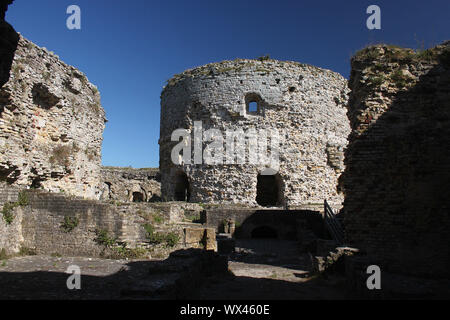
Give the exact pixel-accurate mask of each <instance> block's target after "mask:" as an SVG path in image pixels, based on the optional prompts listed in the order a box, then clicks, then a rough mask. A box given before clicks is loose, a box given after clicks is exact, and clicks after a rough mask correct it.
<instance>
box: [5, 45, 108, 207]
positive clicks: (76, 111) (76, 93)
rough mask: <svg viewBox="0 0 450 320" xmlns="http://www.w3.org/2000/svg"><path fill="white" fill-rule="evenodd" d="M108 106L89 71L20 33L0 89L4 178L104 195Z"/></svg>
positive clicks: (33, 185) (18, 183)
mask: <svg viewBox="0 0 450 320" xmlns="http://www.w3.org/2000/svg"><path fill="white" fill-rule="evenodd" d="M105 122H106V118H105V112H104V110H103V108H102V107H101V104H100V94H99V92H98V90H97V88H96V87H95V86H94V85H92V84H91V83H90V82H89V81H88V80H87V78H86V76H85V75H84V74H83V73H81V72H80V71H78V70H77V69H75V68H74V67H71V66H68V65H66V64H65V63H63V62H61V61H60V60H59V59H58V57H57V56H56V55H55V54H53V53H51V52H49V51H48V50H46V49H44V48H39V47H38V46H36V45H35V44H33V43H32V42H30V41H28V40H26V39H25V38H23V37H22V36H20V39H19V41H18V44H17V48H16V49H15V54H14V59H13V61H12V66H11V72H10V76H9V80H8V81H7V82H6V83H5V84H4V85H3V86H2V87H1V89H0V129H1V131H0V178H1V180H3V181H6V182H8V183H9V184H10V185H14V186H19V187H22V188H41V187H42V188H44V189H46V190H49V191H52V192H66V193H68V194H72V195H75V196H80V197H84V198H88V199H99V197H100V179H99V177H100V168H101V145H102V141H103V137H102V134H103V130H104V128H105Z"/></svg>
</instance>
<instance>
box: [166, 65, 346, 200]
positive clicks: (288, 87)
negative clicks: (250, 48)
mask: <svg viewBox="0 0 450 320" xmlns="http://www.w3.org/2000/svg"><path fill="white" fill-rule="evenodd" d="M261 60H262V61H260V60H241V59H237V60H234V61H224V62H221V63H213V64H208V65H206V66H203V67H199V68H196V69H193V70H187V71H185V72H184V73H182V74H180V75H176V76H175V77H173V78H172V79H170V80H169V82H168V84H167V86H166V87H165V88H164V90H163V92H162V95H161V134H160V141H159V144H160V170H161V189H162V191H161V192H162V197H163V198H164V199H166V200H174V199H176V188H177V187H176V185H177V177H179V176H180V175H182V174H183V173H185V174H186V177H187V181H188V184H189V192H188V193H189V200H190V201H192V202H204V203H208V202H215V203H240V204H248V205H256V204H257V202H256V197H257V183H258V175H259V174H261V173H262V172H264V171H265V170H266V169H267V167H266V166H265V165H259V164H249V163H248V161H245V163H244V164H221V165H207V164H205V163H203V164H188V163H183V164H181V165H175V164H173V162H172V160H171V151H172V149H173V147H174V146H175V145H176V144H178V141H176V142H172V141H171V135H172V132H173V131H174V130H176V129H179V128H181V129H189V130H191V132H192V130H193V126H194V121H202V126H203V130H207V129H210V128H215V129H218V130H220V132H222V134H223V137H224V152H226V145H225V132H226V130H227V129H228V130H238V129H242V130H243V131H244V133H248V130H249V129H277V130H278V131H279V133H280V134H281V135H282V138H283V140H282V145H281V147H280V149H281V154H280V169H279V171H278V174H277V175H276V184H277V187H278V189H279V195H278V199H277V205H278V206H296V205H307V204H309V203H319V204H322V203H323V200H324V199H328V200H329V202H330V203H332V204H334V205H336V206H337V207H340V206H341V202H342V200H343V196H342V194H341V193H340V192H339V191H338V177H339V175H340V173H341V171H342V170H343V168H344V167H343V151H344V149H345V146H346V144H347V140H346V139H347V136H348V134H349V131H350V128H349V124H348V119H347V117H346V109H345V104H346V102H347V93H348V88H347V81H346V80H345V79H344V78H343V77H342V76H340V75H339V74H337V73H334V72H331V71H329V70H324V69H320V68H317V67H313V66H309V65H305V64H300V63H296V62H282V61H276V60H270V59H269V60H267V59H266V60H264V59H261ZM251 102H256V103H257V104H258V111H256V112H252V110H251V109H249V104H250V103H251ZM191 140H192V145H193V144H194V143H193V139H192V138H191ZM208 143H210V141H208V142H207V141H206V140H204V142H203V145H202V147H203V149H205V146H206V145H207V144H208ZM192 158H193V157H192ZM247 159H248V155H247ZM272 169H274V168H272Z"/></svg>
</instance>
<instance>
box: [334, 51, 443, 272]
mask: <svg viewBox="0 0 450 320" xmlns="http://www.w3.org/2000/svg"><path fill="white" fill-rule="evenodd" d="M350 88H351V90H352V92H351V95H350V101H349V107H348V109H349V110H348V115H349V118H350V123H351V127H352V134H351V135H350V138H349V146H348V149H347V152H346V158H345V162H346V171H345V173H344V175H343V181H344V189H345V202H344V213H345V227H346V232H347V236H348V240H349V241H350V243H352V244H353V245H354V246H356V247H358V248H360V249H361V250H364V251H365V252H367V254H368V255H370V256H372V257H373V259H374V260H375V261H377V262H378V263H379V264H381V265H382V268H384V269H382V270H392V271H393V272H401V273H405V274H407V273H409V274H412V275H421V276H441V277H448V270H449V268H450V246H449V244H450V234H449V232H448V230H449V228H450V215H449V212H450V211H449V208H450V149H449V146H450V91H449V88H450V42H446V43H444V44H443V45H440V46H437V47H435V48H432V49H428V50H426V51H423V52H418V53H417V52H415V51H413V50H411V49H402V48H398V47H394V46H386V45H377V46H372V47H369V48H367V49H364V50H363V51H361V52H359V53H358V54H357V55H356V56H355V57H354V58H353V59H352V73H351V77H350Z"/></svg>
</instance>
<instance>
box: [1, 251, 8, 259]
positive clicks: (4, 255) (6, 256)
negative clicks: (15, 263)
mask: <svg viewBox="0 0 450 320" xmlns="http://www.w3.org/2000/svg"><path fill="white" fill-rule="evenodd" d="M6 259H8V255H7V254H6V250H5V248H2V250H0V260H6Z"/></svg>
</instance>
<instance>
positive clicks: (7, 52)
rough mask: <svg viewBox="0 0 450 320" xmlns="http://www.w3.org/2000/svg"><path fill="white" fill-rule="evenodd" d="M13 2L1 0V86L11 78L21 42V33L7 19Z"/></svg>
mask: <svg viewBox="0 0 450 320" xmlns="http://www.w3.org/2000/svg"><path fill="white" fill-rule="evenodd" d="M11 3H12V1H11V0H6V1H4V0H2V1H1V2H0V88H1V87H2V86H3V85H4V84H5V83H6V82H8V80H9V74H10V71H11V65H12V62H13V60H14V52H15V51H16V48H17V44H18V43H19V35H18V34H17V32H16V31H15V30H14V28H13V27H12V26H11V25H10V24H9V23H7V22H6V21H5V12H6V10H7V8H8V5H9V4H11ZM0 102H1V101H0ZM0 113H1V110H0Z"/></svg>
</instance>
